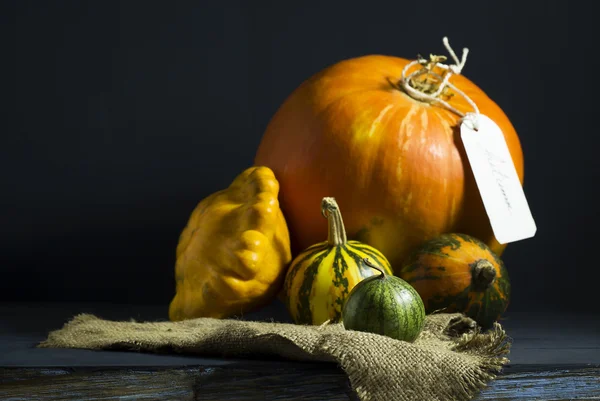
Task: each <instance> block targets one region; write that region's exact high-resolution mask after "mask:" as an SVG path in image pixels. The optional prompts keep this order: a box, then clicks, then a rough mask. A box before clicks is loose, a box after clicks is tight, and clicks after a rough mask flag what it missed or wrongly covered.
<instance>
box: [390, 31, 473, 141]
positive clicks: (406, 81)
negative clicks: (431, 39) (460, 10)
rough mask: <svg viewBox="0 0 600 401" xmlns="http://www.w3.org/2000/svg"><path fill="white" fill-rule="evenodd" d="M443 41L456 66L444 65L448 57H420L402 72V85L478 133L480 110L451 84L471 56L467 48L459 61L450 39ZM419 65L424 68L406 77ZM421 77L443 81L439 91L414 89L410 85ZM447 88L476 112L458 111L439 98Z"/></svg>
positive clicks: (420, 98) (413, 94) (411, 93)
mask: <svg viewBox="0 0 600 401" xmlns="http://www.w3.org/2000/svg"><path fill="white" fill-rule="evenodd" d="M442 41H443V43H444V46H445V47H446V50H447V51H448V53H449V54H450V56H451V57H452V59H453V60H454V63H455V64H450V65H448V64H443V61H445V60H446V57H444V56H430V60H429V61H428V60H426V59H424V58H422V57H418V58H417V60H414V61H411V62H410V63H408V64H407V65H406V66H405V67H404V69H403V70H402V76H401V79H400V83H401V85H402V88H403V89H404V90H405V91H406V92H407V93H408V94H409V95H411V96H412V97H413V98H415V99H417V100H422V101H427V102H432V103H433V102H434V103H439V104H440V105H442V106H443V107H445V108H446V109H448V110H450V111H451V112H453V113H455V114H457V115H459V116H460V117H461V118H462V121H464V122H468V123H469V124H470V125H471V128H472V129H474V130H475V131H477V130H478V129H479V121H478V116H479V108H478V107H477V105H476V104H475V102H474V101H473V100H472V99H471V98H470V97H469V96H467V95H466V94H465V93H464V92H463V91H461V90H460V89H458V88H457V87H456V86H455V85H453V84H452V83H450V77H451V76H452V75H459V74H460V73H461V71H462V69H463V68H464V66H465V63H466V62H467V55H468V54H469V49H468V48H466V47H465V48H463V53H462V57H461V59H459V58H458V56H457V55H456V53H455V52H454V50H453V49H452V47H451V46H450V43H449V42H448V38H447V37H444V38H443V39H442ZM417 64H419V65H422V66H423V68H421V69H419V70H417V71H415V72H413V73H411V74H410V75H406V74H407V72H408V70H409V69H410V68H412V67H413V66H415V65H417ZM434 67H438V68H440V69H442V70H445V72H446V73H445V74H444V76H443V77H442V76H441V75H440V74H438V73H437V72H435V71H434V70H433V69H434ZM421 75H429V76H431V77H433V78H435V79H436V80H438V81H441V83H440V85H439V87H438V88H437V90H436V91H435V92H434V93H431V94H429V93H425V92H422V91H420V90H418V89H416V88H414V87H413V86H412V85H411V84H410V83H411V80H413V79H414V78H417V77H420V76H421ZM446 87H448V88H450V89H452V90H453V91H454V92H456V93H458V94H459V95H460V96H462V97H463V98H464V99H465V100H466V101H467V103H469V105H470V106H471V107H472V108H473V110H474V112H472V113H463V112H461V111H460V110H458V109H457V108H455V107H453V106H452V105H450V103H448V102H447V101H445V100H443V99H440V98H439V96H440V95H441V94H442V92H443V91H444V89H445V88H446Z"/></svg>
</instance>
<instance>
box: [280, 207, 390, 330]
mask: <svg viewBox="0 0 600 401" xmlns="http://www.w3.org/2000/svg"><path fill="white" fill-rule="evenodd" d="M321 212H322V214H323V216H324V217H325V218H327V221H328V226H329V231H328V238H327V241H323V242H320V243H317V244H314V245H312V246H310V247H308V248H306V249H305V250H304V251H303V252H301V253H300V254H298V255H297V256H296V257H295V258H294V260H293V261H292V263H291V264H290V267H289V268H288V271H287V274H286V278H285V282H284V288H283V298H284V301H285V304H286V306H287V309H288V311H289V313H290V315H291V317H292V319H293V320H294V322H295V323H297V324H314V325H318V324H321V323H324V322H326V321H328V320H329V321H331V322H338V321H340V319H341V315H342V307H343V305H344V301H345V300H346V297H347V296H348V294H349V293H350V291H351V290H352V289H353V288H354V286H355V285H356V284H358V283H359V282H361V281H362V280H363V279H365V278H367V277H372V276H374V275H375V274H377V270H376V269H374V268H373V267H370V266H368V265H366V264H365V262H364V259H365V258H369V259H370V260H372V261H373V263H372V264H373V265H375V266H377V267H378V268H380V269H382V270H383V271H385V272H386V273H388V274H392V267H391V266H390V263H389V261H388V260H387V258H386V257H385V256H384V255H383V254H382V253H381V252H379V251H378V250H377V249H375V248H373V247H371V246H369V245H367V244H364V243H361V242H359V241H354V240H348V239H347V237H346V229H345V228H344V223H343V220H342V214H341V212H340V209H339V207H338V204H337V202H336V201H335V199H334V198H331V197H326V198H323V200H322V202H321Z"/></svg>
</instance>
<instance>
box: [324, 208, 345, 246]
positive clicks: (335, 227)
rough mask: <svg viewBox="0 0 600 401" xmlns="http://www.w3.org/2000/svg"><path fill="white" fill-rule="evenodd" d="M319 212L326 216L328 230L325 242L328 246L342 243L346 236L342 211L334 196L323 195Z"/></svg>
mask: <svg viewBox="0 0 600 401" xmlns="http://www.w3.org/2000/svg"><path fill="white" fill-rule="evenodd" d="M321 213H322V214H323V216H325V217H326V218H327V222H328V223H329V231H328V234H327V242H328V243H329V245H330V246H339V245H344V244H345V243H346V242H347V240H348V238H347V237H346V228H345V227H344V221H343V220H342V213H341V212H340V208H339V206H338V204H337V202H336V201H335V198H331V197H325V198H323V200H322V201H321Z"/></svg>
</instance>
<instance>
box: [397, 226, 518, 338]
mask: <svg viewBox="0 0 600 401" xmlns="http://www.w3.org/2000/svg"><path fill="white" fill-rule="evenodd" d="M399 275H400V277H401V278H402V279H404V280H405V281H406V282H408V283H409V284H410V285H412V286H413V287H414V288H415V289H416V290H417V292H418V293H419V295H420V296H421V299H422V300H423V303H424V304H425V310H426V312H427V313H428V314H429V313H432V312H434V311H440V310H441V311H443V312H460V313H464V314H465V315H467V316H469V317H470V318H472V319H473V320H475V321H476V322H477V323H478V324H479V325H480V326H482V327H483V328H486V329H487V328H490V327H491V326H492V325H493V323H494V322H496V321H497V320H499V319H500V317H501V316H502V314H503V313H504V312H505V311H506V308H507V307H508V304H509V300H510V281H509V277H508V272H507V270H506V267H505V266H504V263H503V261H502V260H501V259H500V257H499V256H498V255H496V254H495V253H494V252H493V251H492V250H491V249H490V248H489V247H488V246H487V245H486V244H484V243H483V242H481V241H480V240H478V239H476V238H474V237H471V236H469V235H465V234H459V233H448V234H443V235H440V236H438V237H437V238H434V239H432V240H429V241H427V242H425V243H424V244H422V245H421V246H420V247H419V248H417V249H416V250H415V252H414V253H413V254H412V255H411V256H410V257H409V258H408V260H407V261H406V263H405V264H404V265H403V266H402V269H401V270H400V274H399Z"/></svg>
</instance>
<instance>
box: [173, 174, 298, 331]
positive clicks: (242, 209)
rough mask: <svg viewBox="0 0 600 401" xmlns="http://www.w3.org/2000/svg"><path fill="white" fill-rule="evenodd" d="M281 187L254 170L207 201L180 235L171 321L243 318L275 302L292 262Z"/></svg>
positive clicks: (204, 200)
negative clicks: (243, 315) (282, 205)
mask: <svg viewBox="0 0 600 401" xmlns="http://www.w3.org/2000/svg"><path fill="white" fill-rule="evenodd" d="M278 193H279V183H278V182H277V179H276V178H275V175H274V174H273V171H271V170H270V169H269V168H267V167H251V168H249V169H246V170H245V171H244V172H242V173H241V174H240V175H239V176H238V177H236V178H235V180H234V181H233V182H232V183H231V185H230V186H229V187H228V188H227V189H224V190H222V191H219V192H216V193H214V194H212V195H210V196H208V197H207V198H205V199H203V200H202V201H201V202H200V203H199V204H198V205H197V206H196V208H195V209H194V211H193V212H192V214H191V216H190V218H189V221H188V223H187V226H186V227H185V229H184V230H183V232H182V233H181V236H180V238H179V243H178V245H177V251H176V257H177V258H176V264H175V277H176V283H177V288H176V294H175V297H174V298H173V300H172V301H171V304H170V307H169V318H170V319H171V320H174V321H176V320H184V319H191V318H197V317H212V318H227V317H231V316H240V315H242V314H244V313H245V312H249V311H251V310H253V309H255V308H257V307H260V306H263V305H265V304H266V303H268V302H270V301H271V300H272V299H274V298H275V297H276V295H277V293H278V292H279V291H280V290H281V286H282V284H283V280H284V278H285V272H286V268H287V266H288V264H289V262H290V261H291V251H290V240H289V233H288V228H287V225H286V221H285V219H284V216H283V213H282V212H281V210H280V208H279V202H278V199H277V198H278Z"/></svg>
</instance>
